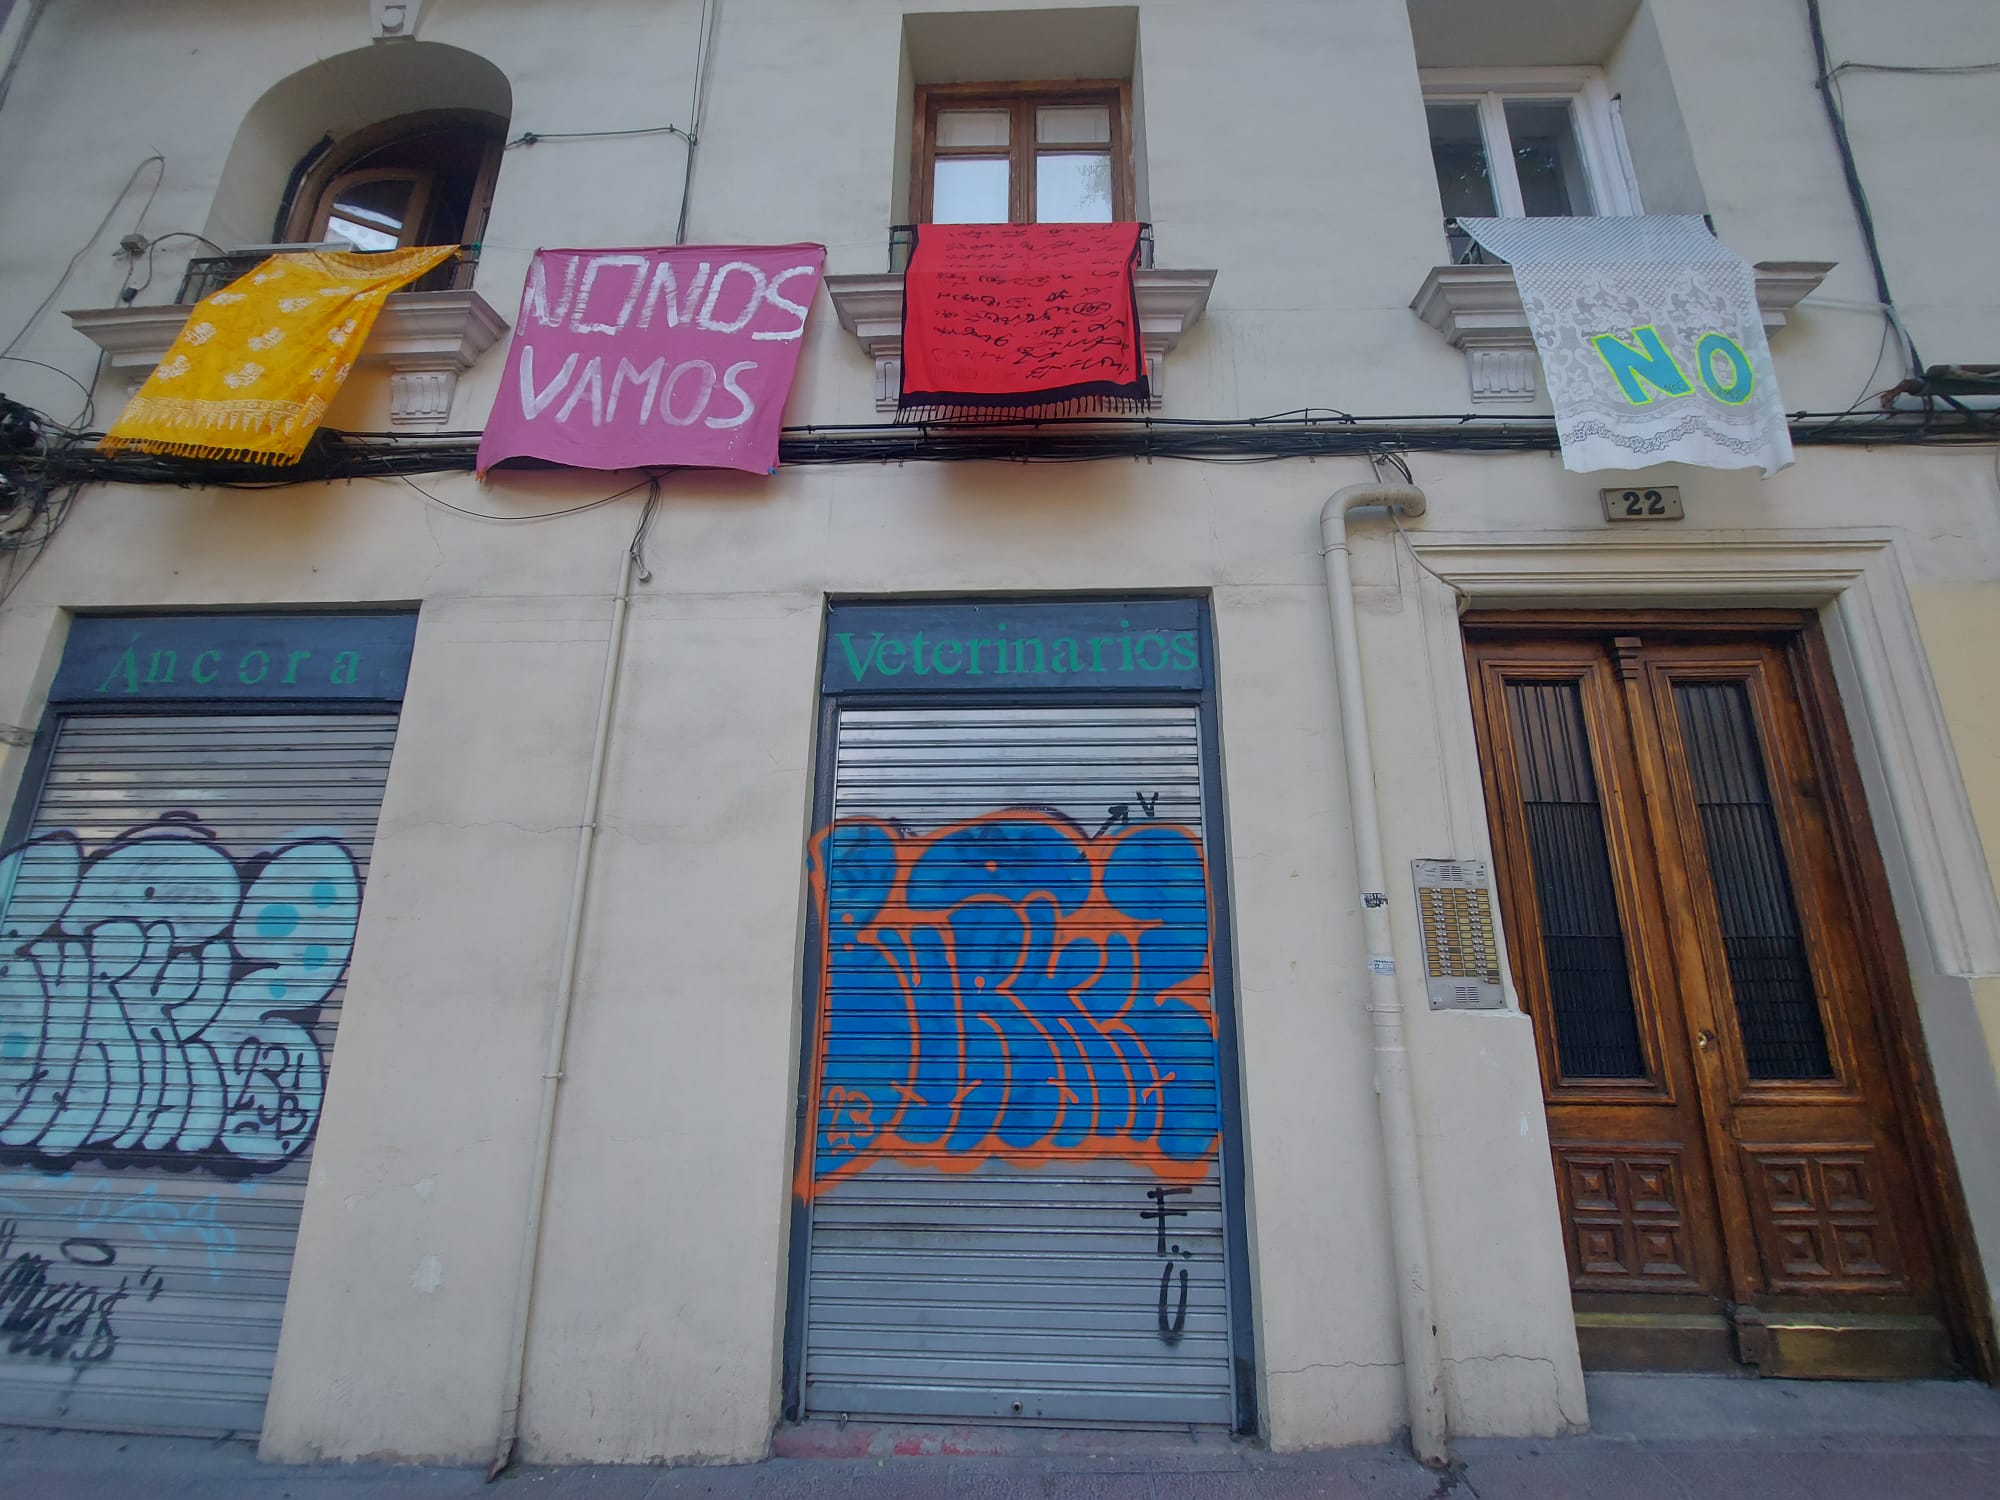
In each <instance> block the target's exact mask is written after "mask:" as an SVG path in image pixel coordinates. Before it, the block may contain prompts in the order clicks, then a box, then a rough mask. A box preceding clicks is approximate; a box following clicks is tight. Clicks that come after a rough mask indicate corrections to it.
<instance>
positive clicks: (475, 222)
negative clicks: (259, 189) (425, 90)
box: [283, 110, 507, 250]
mask: <svg viewBox="0 0 2000 1500" xmlns="http://www.w3.org/2000/svg"><path fill="white" fill-rule="evenodd" d="M506 130H507V123H506V121H505V120H503V119H501V118H500V117H499V116H497V115H490V114H485V113H483V112H480V111H476V110H425V111H423V112H421V113H418V114H409V115H399V116H397V117H396V118H395V119H392V120H385V121H383V122H382V123H381V124H379V125H373V126H370V127H368V128H366V129H364V130H357V131H355V132H353V133H352V134H350V135H348V136H346V137H345V138H343V139H341V140H337V141H333V142H331V143H327V142H322V143H321V145H320V146H318V147H316V148H314V151H312V152H310V153H308V154H307V157H306V159H305V160H304V161H302V162H301V163H300V167H299V170H298V171H297V172H295V174H294V184H295V186H294V187H293V190H292V193H291V196H290V199H289V201H288V202H287V204H286V206H285V211H284V231H283V234H284V238H285V239H287V240H291V241H294V242H320V241H326V240H345V241H347V242H348V243H349V244H351V245H353V246H354V247H355V249H357V250H394V249H397V248H399V247H404V246H409V245H469V244H477V243H478V241H479V237H480V235H481V234H483V233H484V232H485V228H486V211H487V208H488V206H489V204H490V203H491V201H492V196H493V179H494V176H495V174H496V172H497V171H498V169H499V165H500V149H501V146H502V144H503V142H504V138H505V135H506Z"/></svg>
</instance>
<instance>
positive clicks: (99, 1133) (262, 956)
mask: <svg viewBox="0 0 2000 1500" xmlns="http://www.w3.org/2000/svg"><path fill="white" fill-rule="evenodd" d="M360 905H361V880H360V876H359V873H358V872H357V870H356V868H355V864H354V858H353V856H352V855H351V854H349V852H348V851H347V849H346V847H345V846H344V845H342V844H340V843H339V842H337V841H335V840H333V839H330V838H308V839H303V840H301V841H299V842H296V843H292V844H289V845H286V846H284V847H282V848H279V849H277V850H275V851H266V852H262V853H258V854H254V855H252V856H249V857H248V858H244V859H238V858H236V857H234V856H233V855H231V854H230V853H229V851H228V850H226V849H225V848H223V846H222V845H221V843H220V842H219V841H218V840H217V839H216V837H215V836H214V834H213V833H212V832H211V831H210V830H209V829H207V828H206V827H204V826H203V825H202V824H201V823H200V822H199V821H198V820H197V819H195V818H194V817H193V816H192V815H191V814H186V813H170V814H167V815H166V816H164V817H162V818H161V819H160V820H159V821H158V822H156V823H153V824H150V825H147V826H145V827H142V828H137V829H134V830H132V831H130V832H128V833H127V834H125V835H124V836H122V837H120V838H119V839H117V840H115V841H114V842H112V843H111V844H109V845H107V846H105V847H103V848H101V849H99V850H97V851H96V852H94V853H90V854H86V853H85V852H84V847H83V845H82V843H81V842H80V841H79V840H78V839H77V838H76V837H75V836H74V835H73V834H70V833H57V834H51V835H48V836H46V837H43V838H38V839H35V840H32V841H31V842H29V843H27V844H24V845H22V846H21V847H20V848H18V849H15V850H14V851H12V852H11V853H9V854H8V855H7V856H6V857H5V858H4V859H0V1159H4V1160H7V1161H10V1162H16V1163H27V1164H32V1165H35V1166H40V1167H44V1168H50V1169H53V1168H58V1167H62V1166H66V1165H68V1164H70V1163H72V1162H75V1161H78V1160H85V1159H94V1160H98V1161H102V1162H106V1163H108V1164H111V1165H114V1166H136V1165H149V1166H163V1167H168V1168H174V1169H180V1170H186V1169H189V1168H196V1167H199V1168H201V1169H203V1170H206V1171H209V1172H213V1173H216V1174H218V1175H221V1176H242V1175H245V1174H247V1173H251V1172H257V1171H269V1170H274V1169H275V1168H277V1167H280V1166H282V1165H283V1164H284V1163H285V1162H287V1161H289V1160H291V1159H292V1158H293V1157H295V1156H297V1155H298V1154H299V1152H301V1151H303V1150H304V1149H305V1148H306V1146H307V1144H308V1143H309V1142H310V1141H311V1139H312V1135H313V1131H314V1129H315V1127H316V1126H317V1125H318V1123H319V1113H320V1103H321V1094H322V1091H323V1088H324V1084H325V1071H326V1070H325V1063H324V1060H323V1059H322V1057H321V1055H320V1048H319V1044H318V1042H317V1041H316V1040H315V1039H314V1037H313V1032H312V1028H313V1026H314V1025H315V1024H316V1022H317V1021H318V1019H319V1008H320V1006H321V1005H322V1003H323V1002H324V1001H325V1000H326V999H327V997H328V996H329V995H330V994H331V993H332V991H333V989H334V987H335V986H336V985H337V984H338V983H339V981H340V978H341V975H342V974H343V973H344V972H345V970H346V967H347V958H348V954H349V952H350V950H351V949H352V947H353V943H354V926H355V922H356V919H357V917H358V915H359V912H360Z"/></svg>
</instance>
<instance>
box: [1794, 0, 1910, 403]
mask: <svg viewBox="0 0 2000 1500" xmlns="http://www.w3.org/2000/svg"><path fill="white" fill-rule="evenodd" d="M1806 27H1807V30H1808V31H1809V32H1810V33H1811V36H1812V49H1813V65H1814V66H1815V67H1816V68H1817V69H1818V70H1819V79H1818V87H1819V94H1820V102H1821V103H1822V104H1823V105H1824V106H1825V107H1826V118H1827V123H1828V124H1829V125H1830V126H1831V127H1832V129H1833V144H1834V149H1835V151H1836V152H1837V153H1838V154H1839V156H1840V172H1841V176H1842V178H1843V179H1844V180H1845V181H1846V183H1847V196H1848V199H1849V201H1850V203H1851V204H1852V205H1853V208H1854V217H1855V219H1856V220H1857V221H1858V222H1859V224H1860V226H1861V242H1862V245H1863V247H1864V248H1865V249H1866V250H1867V252H1868V267H1869V270H1870V271H1872V272H1873V273H1874V277H1875V295H1876V298H1877V299H1878V300H1879V301H1880V302H1881V303H1882V306H1883V309H1884V310H1885V312H1886V313H1887V315H1888V316H1889V317H1890V319H1891V320H1893V321H1894V323H1895V325H1896V331H1897V332H1898V333H1900V334H1901V335H1902V338H1903V346H1904V348H1905V349H1906V350H1907V351H1908V353H1909V356H1910V373H1911V374H1912V375H1913V376H1916V377H1917V378H1919V379H1921V378H1922V376H1923V373H1924V361H1923V356H1922V355H1921V354H1919V353H1918V352H1917V341H1916V340H1915V339H1913V338H1912V337H1910V330H1909V329H1908V328H1907V327H1906V326H1905V325H1904V323H1903V320H1902V318H1901V317H1900V316H1898V314H1897V312H1896V299H1895V297H1894V296H1893V295H1892V294H1891V293H1890V291H1889V273H1888V270H1887V268H1886V267H1885V266H1884V265H1883V262H1882V246H1881V244H1880V242H1879V241H1878V240H1877V238H1876V234H1875V214H1874V211H1873V210H1872V209H1871V208H1870V207H1869V205H1868V194H1867V191H1866V190H1865V189H1864V188H1863V187H1862V186H1861V168H1860V167H1859V165H1857V163H1856V162H1855V159H1854V143H1853V142H1852V141H1851V140H1850V139H1849V138H1848V134H1847V110H1846V104H1845V102H1844V101H1843V100H1842V98H1841V96H1840V80H1839V79H1838V78H1836V77H1835V76H1834V73H1833V69H1832V66H1831V64H1830V63H1829V62H1828V59H1827V50H1826V24H1825V19H1824V18H1823V17H1822V16H1821V14H1820V8H1819V0H1806Z"/></svg>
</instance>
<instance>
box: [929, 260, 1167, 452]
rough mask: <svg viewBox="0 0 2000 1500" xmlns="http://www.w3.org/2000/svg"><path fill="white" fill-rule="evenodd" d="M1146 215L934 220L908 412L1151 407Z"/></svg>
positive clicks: (1050, 411) (1046, 411)
mask: <svg viewBox="0 0 2000 1500" xmlns="http://www.w3.org/2000/svg"><path fill="white" fill-rule="evenodd" d="M1142 227H1143V226H1141V225H1138V224H923V225H919V226H918V229H917V243H916V248H915V249H914V250H912V251H911V253H910V268H909V271H908V273H907V274H906V275H905V276H904V278H903V389H902V397H901V400H900V401H899V402H898V409H899V414H901V415H903V416H912V415H940V416H942V415H958V416H977V415H980V414H982V413H990V412H993V411H996V410H1001V411H1008V412H1011V413H1013V414H1016V415H1024V414H1027V413H1028V412H1029V411H1033V412H1034V413H1035V414H1042V415H1052V414H1055V413H1056V412H1059V411H1061V410H1064V409H1068V410H1072V411H1080V410H1104V409H1107V408H1109V409H1119V408H1134V407H1143V406H1144V405H1145V402H1146V399H1147V396H1148V391H1147V386H1146V356H1145V354H1144V352H1143V351H1142V350H1141V348H1140V347H1139V307H1138V301H1137V297H1136V295H1135V293H1134V291H1133V285H1132V273H1133V271H1134V270H1135V269H1136V268H1137V266H1138V261H1139V231H1140V229H1141V228H1142Z"/></svg>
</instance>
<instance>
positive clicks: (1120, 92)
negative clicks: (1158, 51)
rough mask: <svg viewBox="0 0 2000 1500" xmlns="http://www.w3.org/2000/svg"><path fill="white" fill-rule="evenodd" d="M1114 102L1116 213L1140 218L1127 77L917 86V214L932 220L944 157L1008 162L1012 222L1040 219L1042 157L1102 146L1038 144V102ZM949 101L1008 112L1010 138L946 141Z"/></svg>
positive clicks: (913, 146) (913, 186)
mask: <svg viewBox="0 0 2000 1500" xmlns="http://www.w3.org/2000/svg"><path fill="white" fill-rule="evenodd" d="M1049 104H1054V105H1108V106H1109V107H1110V110H1111V144H1110V146H1109V148H1108V149H1109V151H1110V153H1111V218H1112V221H1113V222H1114V223H1119V224H1129V223H1131V222H1133V221H1134V220H1135V219H1137V218H1138V209H1137V201H1136V195H1135V193H1134V189H1133V173H1132V86H1131V85H1130V84H1129V83H1127V82H1125V81H1124V80H1122V79H1092V80H1086V81H1079V82H1071V83H936V84H924V85H920V86H919V87H918V89H917V104H916V120H915V125H914V128H913V129H912V131H911V142H910V204H911V209H912V212H913V215H914V217H915V218H916V220H917V222H919V223H923V224H928V223H929V222H930V221H931V188H932V177H933V172H932V167H933V165H934V163H935V162H936V161H937V159H938V158H939V157H944V158H946V159H950V158H952V157H960V158H970V159H973V160H982V159H983V160H998V159H1001V158H1002V157H1004V158H1005V160H1006V161H1007V163H1008V169H1009V170H1008V173H1007V222H1008V223H1010V224H1033V223H1035V222H1036V220H1035V158H1036V156H1037V154H1044V155H1095V154H1098V153H1099V152H1101V151H1102V150H1104V149H1106V148H1104V147H1099V146H1094V145H1091V146H1086V145H1077V146H1069V147H1065V146H1037V145H1036V143H1035V110H1036V108H1037V106H1040V105H1049ZM945 109H996V110H1006V111H1007V112H1008V127H1007V146H1006V148H1005V150H1004V151H1003V150H1002V149H1001V148H999V147H995V146H939V145H938V144H937V116H938V112H939V111H940V110H945Z"/></svg>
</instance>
